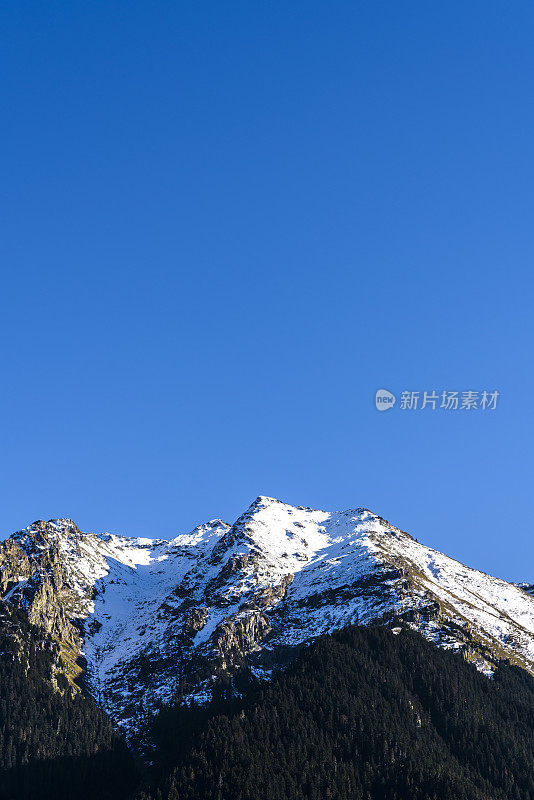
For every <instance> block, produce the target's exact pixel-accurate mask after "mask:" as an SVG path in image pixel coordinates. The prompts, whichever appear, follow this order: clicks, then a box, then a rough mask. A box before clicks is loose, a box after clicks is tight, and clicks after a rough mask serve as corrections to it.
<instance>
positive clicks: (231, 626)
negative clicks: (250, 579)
mask: <svg viewBox="0 0 534 800" xmlns="http://www.w3.org/2000/svg"><path fill="white" fill-rule="evenodd" d="M270 631H271V623H270V622H269V619H268V617H266V616H265V614H262V613H261V611H251V612H248V613H239V614H236V615H235V616H233V617H231V618H230V619H227V620H225V621H224V622H223V623H222V624H221V625H219V626H218V627H217V629H216V631H215V633H214V634H213V636H212V640H211V641H212V642H213V646H214V648H215V653H216V659H215V663H216V665H217V666H218V667H219V668H220V669H222V670H224V671H227V672H230V671H232V670H234V669H236V667H239V666H242V665H243V663H244V662H245V659H246V656H248V655H250V653H253V652H256V651H257V650H259V649H260V642H261V641H262V640H263V639H265V637H266V636H267V634H268V633H270Z"/></svg>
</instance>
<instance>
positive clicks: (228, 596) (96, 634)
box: [0, 497, 534, 729]
mask: <svg viewBox="0 0 534 800" xmlns="http://www.w3.org/2000/svg"><path fill="white" fill-rule="evenodd" d="M531 589H532V587H530V586H520V585H514V584H510V583H507V582H505V581H503V580H500V579H498V578H493V577H490V576H489V575H486V574H484V573H482V572H479V571H477V570H475V569H471V568H469V567H466V566H464V565H462V564H460V563H458V562H457V561H454V560H453V559H451V558H448V557H447V556H445V555H442V554H441V553H438V552H436V551H435V550H432V549H430V548H428V547H425V546H424V545H422V544H419V543H418V542H416V541H415V540H414V539H413V538H412V537H411V536H410V535H409V534H407V533H405V532H403V531H401V530H399V529H397V528H395V527H393V526H392V525H390V524H389V523H388V522H387V521H386V520H384V519H382V518H381V517H379V516H377V515H375V514H373V513H372V512H370V511H368V510H367V509H364V508H357V509H351V510H348V511H343V512H337V513H331V512H326V511H317V510H314V509H311V508H304V507H300V506H299V507H293V506H290V505H287V504H286V503H282V502H279V501H277V500H274V499H271V498H267V497H258V498H257V500H256V501H255V502H254V503H253V504H252V505H251V506H250V508H249V509H248V510H247V511H246V512H245V513H244V514H243V515H242V516H241V517H240V518H239V519H238V520H237V521H236V522H235V523H234V525H229V524H227V523H224V522H222V521H221V520H212V521H211V522H208V523H206V524H204V525H201V526H199V527H198V528H195V529H194V530H193V531H192V532H191V533H188V534H184V535H180V536H177V537H176V538H175V539H173V540H171V541H164V540H161V539H128V538H125V537H121V536H112V535H109V534H102V535H95V534H91V533H81V532H80V531H79V529H78V528H77V526H76V525H75V524H74V522H72V520H68V519H58V520H51V521H50V522H42V521H39V522H36V523H34V524H33V525H30V526H29V527H28V528H26V529H25V530H23V531H20V532H18V533H15V534H13V535H12V536H11V537H10V538H9V539H7V540H6V541H5V542H4V543H3V544H2V545H1V546H0V592H1V595H2V599H3V601H4V602H5V603H8V604H10V606H12V607H13V606H14V607H17V608H19V609H21V610H22V611H23V613H25V614H26V615H27V616H28V618H29V620H30V622H32V623H33V624H35V625H37V626H39V627H40V628H42V629H44V630H45V631H47V632H48V633H49V634H50V637H51V639H52V640H55V641H56V642H57V647H58V664H59V665H60V666H59V667H58V669H60V668H61V669H63V670H64V671H66V673H67V675H68V676H69V679H70V680H71V681H72V682H77V683H80V682H85V684H86V685H87V686H88V687H89V689H90V691H91V692H92V694H93V695H94V697H95V698H96V699H97V701H98V702H99V703H100V704H101V705H102V707H103V708H104V709H105V710H106V711H107V712H108V713H109V714H110V715H111V716H112V718H113V719H114V720H115V722H116V723H118V724H120V725H123V726H124V727H126V728H127V729H132V728H134V729H135V728H136V727H138V726H139V725H140V723H141V722H142V719H143V711H144V710H149V709H150V708H153V707H154V706H155V705H156V704H158V703H160V702H161V703H168V702H170V701H172V700H173V699H175V698H176V697H177V696H184V695H185V696H188V697H190V698H192V699H196V700H202V699H203V698H205V697H206V696H208V695H209V693H210V691H211V687H212V686H213V683H214V681H215V680H216V678H217V677H218V676H220V675H223V674H233V673H235V672H236V671H237V670H239V668H240V667H242V666H243V665H245V664H247V665H249V666H250V667H251V668H252V669H253V670H254V671H255V672H256V673H257V674H262V675H265V676H267V675H268V674H269V671H270V670H271V669H272V668H273V666H275V665H277V664H280V663H282V662H283V661H285V660H287V659H288V658H290V657H291V654H292V653H294V652H295V648H296V647H298V646H301V645H303V644H305V643H306V642H309V641H310V640H311V639H313V638H314V637H316V636H318V635H320V634H322V633H326V632H329V631H332V630H333V629H337V628H342V627H345V626H347V625H350V624H354V623H368V622H370V621H375V620H378V621H382V622H383V623H384V624H388V625H390V626H392V627H393V628H395V627H396V626H398V625H399V624H402V622H404V624H409V625H411V626H412V627H416V628H417V629H419V630H420V631H421V632H422V633H423V635H424V636H425V637H426V638H428V639H430V640H432V641H433V642H435V643H436V644H438V645H440V646H443V647H448V648H453V649H458V650H461V651H462V652H463V653H464V655H465V657H466V658H468V659H469V660H472V661H473V662H474V663H475V664H476V665H477V666H478V667H479V669H481V670H483V671H485V672H486V673H488V674H490V673H491V672H492V670H493V668H494V665H495V664H496V663H497V662H498V661H499V660H500V659H502V658H506V659H509V660H510V661H511V662H513V663H516V664H519V665H521V666H522V667H524V668H525V669H527V670H529V671H531V672H533V673H534V597H532V596H531V594H529V591H530V590H531Z"/></svg>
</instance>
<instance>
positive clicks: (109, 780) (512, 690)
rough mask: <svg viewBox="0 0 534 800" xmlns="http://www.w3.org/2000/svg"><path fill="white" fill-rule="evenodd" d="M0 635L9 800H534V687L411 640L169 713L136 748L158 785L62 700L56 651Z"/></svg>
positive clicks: (97, 715) (0, 780)
mask: <svg viewBox="0 0 534 800" xmlns="http://www.w3.org/2000/svg"><path fill="white" fill-rule="evenodd" d="M19 624H20V626H21V627H20V631H22V633H21V634H20V636H22V637H23V638H24V637H25V636H26V634H27V633H28V632H27V631H26V632H25V631H24V622H23V620H22V619H21V620H18V621H17V626H18V625H19ZM2 630H3V629H2V628H0V800H15V799H16V800H48V798H54V800H63V798H65V799H66V798H69V800H71V798H72V799H74V798H76V800H325V798H326V800H386V799H387V800H534V679H533V678H532V677H531V676H530V675H528V674H527V673H526V672H524V671H522V670H520V669H519V668H516V667H511V666H509V665H503V666H502V667H501V668H500V669H499V670H498V671H497V673H496V674H495V677H494V679H493V680H488V679H487V678H485V677H484V676H483V675H481V674H480V673H478V672H477V671H476V669H475V668H474V667H473V666H472V665H470V664H468V663H466V662H465V661H464V660H463V659H462V658H461V656H459V655H456V654H453V653H451V652H447V651H444V650H439V649H437V648H435V647H434V646H433V645H431V644H429V643H428V642H426V641H425V640H424V639H423V638H422V637H421V636H420V635H419V634H417V633H414V632H412V631H410V630H408V629H403V630H402V632H401V633H400V635H398V636H395V635H394V634H393V633H392V632H391V631H390V630H387V629H385V628H381V627H378V626H376V627H370V628H351V629H348V630H345V631H342V632H338V633H335V634H334V635H332V636H324V637H321V638H320V639H318V640H317V641H316V642H314V643H313V644H312V645H311V646H310V647H308V648H306V649H304V650H303V651H302V652H301V654H300V656H299V657H298V659H297V660H296V661H295V662H294V663H293V664H292V665H291V666H290V667H289V668H288V669H286V670H285V671H284V672H283V673H280V674H278V675H277V676H276V677H274V678H273V680H272V681H271V682H270V683H267V684H262V685H258V684H257V683H256V682H255V681H254V680H252V678H251V676H250V675H247V674H246V673H245V672H243V673H242V674H241V676H240V678H239V679H235V680H234V681H232V682H230V681H229V682H228V683H226V684H221V686H220V687H219V689H218V691H217V693H216V696H215V697H214V700H213V702H212V703H211V704H210V705H209V706H207V707H204V708H198V707H194V708H187V707H185V706H181V707H176V708H174V709H170V710H166V711H162V712H161V713H160V714H159V715H158V716H157V717H156V718H154V719H153V720H152V722H151V725H150V729H149V730H148V731H145V732H144V734H143V737H142V739H141V740H140V741H139V742H138V745H139V746H140V747H141V745H142V746H143V747H145V748H146V749H145V753H148V756H149V759H150V760H151V761H152V762H153V766H152V767H151V768H150V772H147V770H146V769H145V770H144V771H141V770H140V769H139V766H138V764H136V763H135V762H134V760H133V758H132V756H131V755H130V753H129V752H128V750H127V749H126V747H125V745H124V743H123V741H122V740H121V739H120V737H119V736H117V734H115V733H114V732H113V730H112V728H111V725H110V724H109V722H108V720H107V719H106V717H105V716H104V715H103V714H102V712H100V711H99V709H98V708H97V707H96V706H95V704H94V703H93V702H92V701H91V700H90V699H89V698H85V697H83V696H82V695H80V694H78V695H75V696H73V695H72V694H71V692H70V690H69V689H68V688H67V687H66V686H65V687H64V691H63V694H61V693H59V692H57V691H54V690H53V689H52V687H51V685H50V682H49V675H50V666H51V655H50V652H49V651H48V650H47V648H46V647H43V641H45V640H43V639H39V637H36V638H35V632H33V633H32V637H34V638H33V639H32V644H30V645H28V648H29V650H28V661H27V662H26V661H25V659H23V660H22V662H21V661H20V660H19V659H18V658H17V657H15V656H14V655H13V651H14V650H17V648H20V636H19V641H18V643H17V642H16V641H15V640H14V639H13V636H12V635H11V634H9V635H8V634H6V635H4V633H2ZM6 630H7V629H6ZM12 656H13V657H12Z"/></svg>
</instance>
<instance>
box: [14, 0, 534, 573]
mask: <svg viewBox="0 0 534 800" xmlns="http://www.w3.org/2000/svg"><path fill="white" fill-rule="evenodd" d="M0 14H1V17H0V22H1V39H2V46H1V48H0V68H1V75H2V84H1V85H2V125H1V132H0V139H1V159H2V170H1V174H2V179H1V217H2V237H1V242H0V248H1V249H0V257H1V265H2V284H1V285H2V291H1V296H0V303H1V315H0V328H1V339H0V341H1V345H0V349H1V359H2V365H3V366H2V370H1V375H2V382H1V385H0V415H1V420H2V426H1V434H0V447H1V466H0V469H1V475H0V487H1V488H0V492H1V495H2V497H1V502H0V532H1V534H2V535H7V534H9V533H10V532H11V531H13V530H16V529H18V528H21V527H23V526H25V525H27V524H28V523H30V522H31V521H33V520H34V519H37V518H45V519H48V518H50V517H58V516H70V517H72V518H74V519H75V520H76V521H77V523H78V524H79V526H80V527H81V528H82V529H84V530H111V531H113V532H121V533H126V534H129V535H147V536H163V537H170V536H172V535H175V534H176V533H178V532H181V531H184V530H187V529H190V528H191V527H193V526H194V525H195V524H197V523H199V522H201V521H204V520H206V519H210V518H213V517H223V518H224V519H227V520H229V521H233V520H234V519H235V518H236V517H237V516H238V515H239V514H240V513H241V512H242V510H243V509H244V508H245V507H246V506H247V505H248V504H249V503H250V502H251V501H252V500H253V499H254V497H255V496H256V495H258V494H266V495H272V496H276V497H278V498H280V499H283V500H286V501H288V502H290V503H293V504H301V505H309V506H314V507H319V508H326V509H342V508H350V507H355V506H359V505H363V506H368V507H370V508H371V509H373V510H374V511H376V512H377V513H379V514H381V515H382V516H384V517H386V518H388V519H389V520H391V521H392V522H394V523H395V524H397V525H399V526H400V527H402V528H404V529H405V530H408V531H410V532H411V533H412V534H413V535H415V536H417V537H418V538H419V540H420V541H424V542H425V543H427V544H429V545H431V546H433V547H436V548H438V549H441V550H443V551H445V552H447V553H448V554H449V555H452V556H454V557H456V558H459V559H460V560H462V561H464V562H466V563H468V564H471V565H473V566H478V567H480V568H482V569H485V570H486V571H489V572H493V573H494V574H498V575H501V576H503V577H506V578H509V579H523V580H529V579H530V580H532V581H534V536H533V528H532V483H533V468H532V467H533V455H532V454H533V444H534V442H533V414H534V402H533V398H534V385H533V383H534V381H533V376H532V345H533V338H534V337H533V327H534V322H533V314H532V308H533V285H534V277H533V274H532V270H533V264H534V261H533V256H534V231H533V199H534V198H533V194H534V161H533V159H534V136H533V133H534V103H533V97H534V49H533V46H532V43H533V36H534V6H533V5H532V3H530V2H514V3H511V4H503V3H495V2H488V0H484V2H469V3H465V2H448V3H429V2H426V0H425V2H422V1H421V2H399V1H398V0H391V1H389V2H366V3H364V2H355V0H350V2H332V1H331V0H329V1H328V2H326V1H325V2H315V1H314V0H307V2H292V0H283V2H282V1H280V2H278V1H275V2H256V1H255V0H254V2H239V3H238V2H232V0H230V1H229V2H224V3H221V2H197V1H196V0H195V2H147V1H146V0H144V1H143V2H136V1H135V0H129V1H128V2H107V1H106V2H104V1H103V0H100V1H97V2H53V0H52V1H50V2H25V0H16V2H15V0H11V1H10V2H9V1H8V2H5V3H4V4H3V6H2V11H1V12H0ZM380 387H385V388H387V389H390V390H392V391H393V392H395V393H398V392H400V391H401V390H404V389H406V390H420V391H423V390H425V389H428V390H431V389H437V390H443V389H448V390H454V389H458V390H469V389H473V390H482V389H498V390H499V391H500V392H501V398H500V403H499V406H498V408H497V410H496V411H495V412H493V413H490V412H485V413H482V412H480V411H477V412H470V413H469V412H462V413H460V412H456V413H449V414H446V413H444V412H439V411H435V412H431V411H430V412H428V409H426V413H423V412H413V413H410V412H407V411H401V410H400V409H399V408H398V406H397V408H395V409H393V410H392V411H388V412H387V413H384V414H379V413H378V412H377V411H376V410H375V408H374V403H373V398H374V393H375V390H376V389H378V388H380Z"/></svg>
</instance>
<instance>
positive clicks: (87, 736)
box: [0, 606, 137, 800]
mask: <svg viewBox="0 0 534 800" xmlns="http://www.w3.org/2000/svg"><path fill="white" fill-rule="evenodd" d="M0 611H1V614H2V619H1V624H0V800H48V798H54V800H63V798H65V800H74V798H76V800H95V798H98V799H99V800H126V798H129V797H131V796H132V794H133V792H134V790H135V787H136V785H137V772H136V766H135V762H134V759H133V757H132V756H131V754H130V753H129V751H128V750H127V748H126V746H125V744H124V742H123V740H122V739H121V738H120V737H119V736H118V735H117V734H116V733H115V732H114V731H113V729H112V727H111V724H110V722H109V720H108V718H107V717H106V716H105V715H104V714H103V713H102V711H100V709H99V708H97V706H96V705H95V703H94V702H93V701H92V700H91V699H90V698H87V697H84V696H83V695H82V694H81V693H78V694H75V695H73V693H72V692H71V689H70V688H69V684H68V682H67V680H66V679H65V678H62V676H61V677H60V680H59V683H60V684H61V689H62V693H61V692H59V691H56V690H54V689H53V687H52V684H51V682H50V675H51V667H52V663H53V660H54V657H53V649H52V647H53V645H52V643H51V642H50V640H47V639H46V637H44V636H41V635H39V634H38V632H37V631H36V630H35V629H31V630H30V628H29V626H28V625H27V623H26V622H25V619H24V617H23V615H22V614H20V613H17V612H16V611H12V610H9V609H8V608H6V607H5V606H2V607H0Z"/></svg>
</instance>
